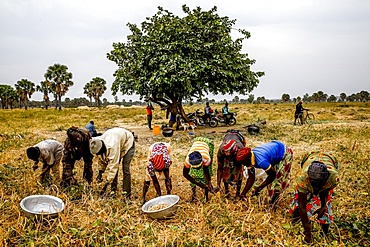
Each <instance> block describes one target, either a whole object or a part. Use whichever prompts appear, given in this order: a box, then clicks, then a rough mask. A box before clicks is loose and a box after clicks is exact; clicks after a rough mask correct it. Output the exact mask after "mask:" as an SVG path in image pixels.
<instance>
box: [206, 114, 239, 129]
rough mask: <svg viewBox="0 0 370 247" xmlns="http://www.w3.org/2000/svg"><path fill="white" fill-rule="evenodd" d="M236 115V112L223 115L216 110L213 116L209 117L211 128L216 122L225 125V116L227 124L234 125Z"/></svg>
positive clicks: (215, 125)
mask: <svg viewBox="0 0 370 247" xmlns="http://www.w3.org/2000/svg"><path fill="white" fill-rule="evenodd" d="M236 115H237V113H233V112H230V113H229V114H228V116H224V115H223V114H221V113H219V112H218V111H217V110H216V111H215V116H214V117H213V118H212V119H211V122H212V125H210V126H211V127H212V128H215V127H217V125H218V123H223V124H225V125H226V117H227V118H228V120H229V121H228V125H229V126H234V125H235V124H236Z"/></svg>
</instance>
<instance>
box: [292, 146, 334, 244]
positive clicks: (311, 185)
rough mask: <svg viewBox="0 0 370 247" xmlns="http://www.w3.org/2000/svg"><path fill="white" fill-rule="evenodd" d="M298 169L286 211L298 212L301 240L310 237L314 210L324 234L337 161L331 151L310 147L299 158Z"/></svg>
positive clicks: (309, 240)
mask: <svg viewBox="0 0 370 247" xmlns="http://www.w3.org/2000/svg"><path fill="white" fill-rule="evenodd" d="M301 167H302V173H301V175H300V176H299V177H298V179H297V187H296V189H295V192H294V196H293V200H292V204H291V206H290V210H289V212H290V213H291V214H293V215H294V216H296V217H297V216H298V213H299V216H300V219H301V221H302V225H303V228H304V235H305V241H307V242H309V243H311V242H312V241H313V237H312V232H311V225H310V223H309V220H308V219H309V218H311V217H312V216H313V215H315V214H317V219H316V221H317V222H318V223H319V224H320V225H321V227H322V230H323V232H324V233H325V234H327V233H328V231H329V225H330V223H331V222H332V221H333V213H332V210H331V207H332V198H333V189H334V188H335V187H336V186H337V185H338V183H339V177H338V169H339V162H338V160H337V158H336V157H335V156H334V154H333V153H332V152H327V151H322V150H320V151H311V152H309V153H307V154H305V155H304V157H303V160H302V162H301Z"/></svg>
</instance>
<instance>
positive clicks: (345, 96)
mask: <svg viewBox="0 0 370 247" xmlns="http://www.w3.org/2000/svg"><path fill="white" fill-rule="evenodd" d="M339 97H340V99H341V100H342V101H344V100H345V99H346V98H347V94H345V93H341V94H340V95H339Z"/></svg>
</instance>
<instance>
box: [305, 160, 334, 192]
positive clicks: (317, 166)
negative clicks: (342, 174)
mask: <svg viewBox="0 0 370 247" xmlns="http://www.w3.org/2000/svg"><path fill="white" fill-rule="evenodd" d="M307 173H308V178H309V180H310V183H311V185H312V188H313V190H314V194H315V195H316V194H318V193H319V191H320V189H321V188H322V187H323V186H324V185H325V183H326V181H327V180H328V178H329V175H330V172H329V171H328V168H327V167H326V165H325V164H324V163H322V162H320V161H314V162H312V163H311V165H310V166H309V167H308V171H307Z"/></svg>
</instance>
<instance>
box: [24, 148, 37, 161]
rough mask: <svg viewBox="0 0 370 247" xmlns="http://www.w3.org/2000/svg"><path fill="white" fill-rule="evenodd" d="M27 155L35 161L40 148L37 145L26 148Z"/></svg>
mask: <svg viewBox="0 0 370 247" xmlns="http://www.w3.org/2000/svg"><path fill="white" fill-rule="evenodd" d="M27 157H28V158H29V159H31V160H34V161H37V160H38V159H39V157H40V149H39V148H37V147H30V148H27Z"/></svg>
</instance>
